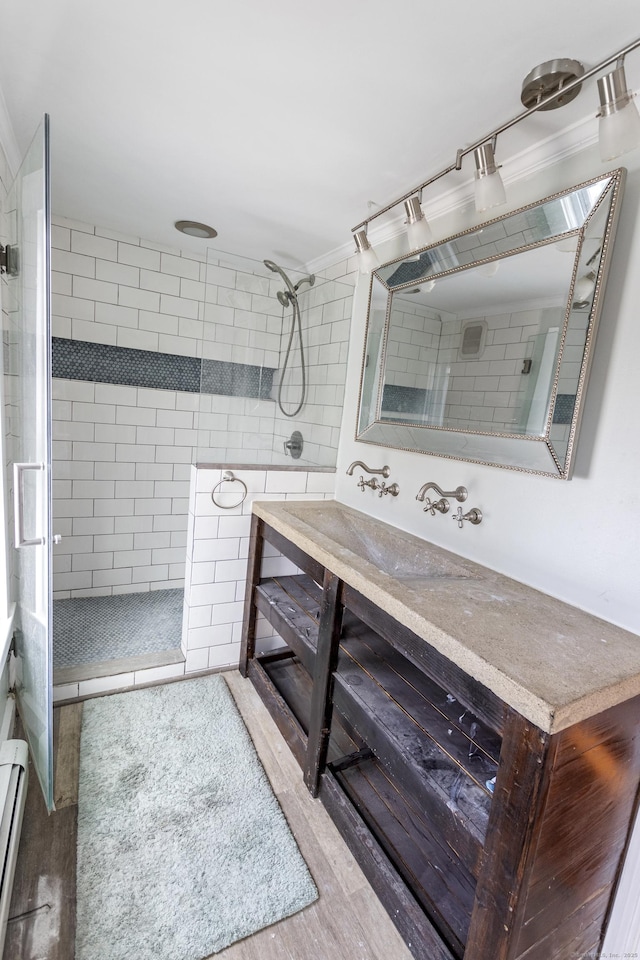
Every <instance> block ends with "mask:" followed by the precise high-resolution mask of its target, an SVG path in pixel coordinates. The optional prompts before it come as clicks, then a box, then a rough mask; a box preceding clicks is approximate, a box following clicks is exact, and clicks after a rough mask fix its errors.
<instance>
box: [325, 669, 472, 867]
mask: <svg viewBox="0 0 640 960" xmlns="http://www.w3.org/2000/svg"><path fill="white" fill-rule="evenodd" d="M352 663H353V662H352V661H350V660H348V659H347V658H346V657H345V658H344V659H342V660H341V662H340V665H339V669H338V671H337V672H336V674H335V675H334V691H333V698H334V704H335V706H336V709H337V710H339V712H340V714H341V715H342V716H344V717H346V718H347V720H348V721H349V722H350V723H351V724H352V726H353V727H354V729H355V730H356V731H357V732H358V734H359V735H360V736H361V737H362V738H363V740H364V741H365V742H366V743H367V745H368V746H369V747H370V748H371V750H372V751H373V752H374V754H375V755H376V757H377V758H378V759H379V761H380V762H381V764H382V765H383V766H384V767H385V768H386V769H387V770H389V771H390V773H391V774H392V775H393V777H394V779H396V780H397V781H398V782H399V783H401V784H402V785H403V788H404V789H405V790H406V791H408V792H410V793H411V795H412V796H414V797H415V798H416V802H417V803H418V804H419V805H420V806H421V807H422V808H423V809H424V810H425V811H426V812H427V814H428V816H429V817H430V819H432V820H433V822H434V824H436V825H437V828H438V829H439V830H440V831H441V832H442V834H443V836H444V838H445V842H446V843H447V844H448V845H449V846H451V848H452V849H453V850H455V851H456V854H457V856H458V858H459V860H460V861H461V862H462V863H463V864H466V865H467V866H468V868H469V869H470V870H471V871H472V872H473V873H474V874H477V871H478V869H479V864H480V858H481V855H482V847H483V844H484V838H485V834H486V827H487V823H488V819H489V808H490V806H491V796H490V795H488V794H487V793H486V792H485V791H484V790H482V789H481V788H480V787H479V786H478V785H477V784H476V783H474V782H473V781H472V780H471V779H470V778H469V777H468V776H466V774H465V771H464V770H463V768H462V767H460V766H458V765H457V764H456V763H455V761H454V760H453V759H452V758H451V757H450V756H448V755H447V754H445V753H444V752H443V751H442V750H441V748H440V747H439V746H438V745H437V744H436V743H435V741H434V740H433V739H432V738H431V737H429V736H428V735H427V734H426V733H425V732H424V731H423V730H421V729H420V728H418V727H417V726H416V724H415V723H414V722H413V721H412V719H411V718H410V717H408V716H407V714H406V713H405V712H404V711H403V710H402V709H401V708H400V707H399V706H398V704H396V703H395V701H393V700H392V699H391V698H390V697H388V696H387V694H386V693H385V691H384V690H382V689H381V688H380V687H379V686H378V685H377V684H376V683H375V681H373V680H372V679H371V678H370V677H368V676H367V675H366V674H365V673H364V671H362V670H358V671H357V672H356V670H355V669H353V668H352V667H351V664H352Z"/></svg>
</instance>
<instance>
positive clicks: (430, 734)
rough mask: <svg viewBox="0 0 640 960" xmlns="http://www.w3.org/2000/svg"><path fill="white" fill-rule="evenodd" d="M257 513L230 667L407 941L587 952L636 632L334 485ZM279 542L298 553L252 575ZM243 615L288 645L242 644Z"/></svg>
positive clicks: (600, 902) (633, 803)
mask: <svg viewBox="0 0 640 960" xmlns="http://www.w3.org/2000/svg"><path fill="white" fill-rule="evenodd" d="M253 511H254V513H253V521H252V534H251V549H250V556H249V569H248V577H247V592H246V601H245V617H244V631H243V646H242V655H241V663H240V668H241V671H242V673H243V674H244V675H245V676H247V675H248V676H249V677H250V678H251V680H252V682H253V683H254V685H255V687H256V688H257V690H258V692H259V693H260V695H261V697H262V699H263V701H264V702H265V704H266V705H267V707H268V709H269V711H270V713H271V715H272V716H273V718H274V719H275V721H276V723H277V725H278V727H279V729H280V730H281V732H282V734H283V735H284V737H285V739H286V741H287V743H288V744H289V747H290V748H291V750H292V751H293V753H294V755H295V757H296V759H297V761H298V763H299V764H300V766H301V768H302V770H303V775H304V779H305V782H306V784H307V787H308V788H309V790H310V791H311V793H312V794H313V795H319V796H320V798H321V800H322V802H323V804H324V805H325V806H326V808H327V810H328V811H329V813H330V815H331V816H332V818H333V820H334V822H335V823H336V825H337V827H338V829H339V830H340V832H341V833H342V835H343V836H344V838H345V840H346V842H347V843H348V845H349V847H350V848H351V850H352V851H353V853H354V855H355V856H356V858H357V859H358V861H359V863H360V865H361V866H362V868H363V870H364V872H365V874H366V875H367V877H368V879H369V880H370V882H371V883H372V885H373V887H374V888H375V890H376V892H377V893H378V896H379V897H380V899H381V900H382V902H383V903H384V905H385V907H386V909H387V910H388V912H389V914H390V915H391V917H392V919H393V920H394V922H395V924H396V926H397V927H398V929H399V930H400V932H401V933H402V935H403V937H404V938H405V940H406V942H407V945H408V946H409V948H410V950H411V951H412V953H413V955H414V956H415V957H416V958H420V960H453V958H457V960H489V958H491V960H516V958H522V960H569V958H572V960H573V958H578V957H584V956H587V955H589V956H591V955H592V954H593V955H595V954H596V952H597V950H598V949H599V947H600V945H601V942H602V936H603V932H604V929H605V925H606V921H607V919H608V913H609V910H610V907H611V902H612V900H613V896H614V893H615V888H616V882H617V879H618V876H619V873H620V870H621V867H622V862H623V858H624V854H625V849H626V846H627V843H628V839H629V834H630V831H631V829H632V826H633V821H634V818H635V814H636V810H637V803H638V784H639V781H640V735H638V730H639V729H640V726H639V725H640V638H638V637H637V636H635V635H633V634H630V633H628V632H627V631H624V630H622V629H620V628H617V627H615V626H613V625H611V624H609V623H606V622H604V621H602V620H599V619H597V618H595V617H592V616H590V615H588V614H586V613H584V612H583V611H581V610H578V609H576V608H574V607H571V606H569V605H568V604H565V603H562V602H560V601H558V600H555V599H553V598H551V597H548V596H546V595H545V594H542V593H539V592H538V591H535V590H533V589H531V588H529V587H526V586H524V585H522V584H519V583H517V582H515V581H513V580H510V579H509V578H507V577H503V576H501V575H499V574H497V573H495V572H494V571H492V570H489V569H487V568H485V567H481V566H479V565H478V564H475V563H472V562H471V561H468V560H465V559H462V558H460V557H457V556H455V555H454V554H451V553H449V552H447V551H445V550H442V549H440V548H438V547H436V546H434V545H432V544H429V543H428V542H426V541H424V540H421V539H419V538H417V537H413V536H411V535H410V534H408V533H405V532H403V531H400V530H397V529H395V528H393V527H390V526H388V525H387V524H384V523H382V522H380V521H377V520H375V519H372V518H370V517H367V516H366V515H364V514H361V513H359V512H358V511H356V510H352V509H350V508H349V507H347V506H345V505H343V504H340V503H337V502H336V501H291V502H271V503H266V502H262V503H261V502H254V504H253ZM274 550H275V551H279V552H280V553H282V554H283V555H284V556H285V557H288V558H289V560H291V561H292V563H293V564H295V568H297V571H298V572H297V573H292V574H291V575H290V576H284V577H262V576H261V569H262V559H263V554H264V553H265V552H266V553H267V555H268V554H271V555H272V554H273V552H274ZM292 569H293V568H292ZM258 613H261V614H263V615H264V616H265V617H266V618H267V620H268V621H269V622H270V623H271V624H272V626H273V627H274V628H275V630H276V632H277V633H278V634H279V636H280V637H281V638H282V640H283V641H284V644H286V646H282V647H280V648H278V649H276V650H272V651H271V652H265V653H259V652H257V649H256V621H257V617H258Z"/></svg>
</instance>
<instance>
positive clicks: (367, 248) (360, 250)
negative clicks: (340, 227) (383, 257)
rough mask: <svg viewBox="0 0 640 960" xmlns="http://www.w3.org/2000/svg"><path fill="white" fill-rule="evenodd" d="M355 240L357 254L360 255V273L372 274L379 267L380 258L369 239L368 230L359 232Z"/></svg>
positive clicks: (355, 234)
mask: <svg viewBox="0 0 640 960" xmlns="http://www.w3.org/2000/svg"><path fill="white" fill-rule="evenodd" d="M353 239H354V240H355V242H356V253H357V254H358V270H359V271H360V273H371V271H372V270H375V268H376V267H377V266H378V263H379V261H378V257H377V254H376V252H375V250H374V249H373V247H372V246H371V244H370V243H369V241H368V239H367V231H366V230H358V232H357V233H354V235H353Z"/></svg>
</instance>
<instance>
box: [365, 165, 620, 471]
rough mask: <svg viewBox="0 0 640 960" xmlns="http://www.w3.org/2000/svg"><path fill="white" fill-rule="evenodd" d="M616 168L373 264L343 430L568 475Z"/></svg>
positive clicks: (606, 251) (615, 196)
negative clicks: (352, 418)
mask: <svg viewBox="0 0 640 960" xmlns="http://www.w3.org/2000/svg"><path fill="white" fill-rule="evenodd" d="M625 173H626V171H625V170H624V169H623V168H621V169H619V170H615V171H614V172H612V173H610V174H607V175H606V176H604V177H599V178H597V179H594V180H591V181H588V182H587V183H582V184H580V185H579V186H576V187H574V188H572V189H571V190H567V191H564V192H563V193H558V194H554V195H553V196H551V197H547V198H546V199H544V200H541V201H540V202H538V203H534V204H530V205H529V206H527V207H523V208H521V209H520V210H516V211H515V212H514V213H510V214H508V215H506V216H503V217H499V218H497V219H495V220H491V221H490V222H488V223H485V224H483V225H482V226H480V227H477V228H472V229H470V230H467V231H465V232H464V233H460V234H457V235H456V236H453V237H449V238H448V239H447V240H444V241H442V242H440V243H437V244H434V245H432V246H430V247H425V248H423V249H421V250H418V251H416V252H415V253H413V252H412V253H411V254H410V255H407V256H404V257H400V258H398V259H396V260H392V261H390V262H389V263H385V264H383V265H382V266H381V267H379V268H378V269H377V270H376V271H375V272H374V273H373V274H372V276H371V286H370V292H369V306H368V313H367V330H366V340H365V349H364V358H363V364H362V375H361V380H360V408H359V419H358V428H357V433H356V439H357V440H362V441H364V442H365V443H375V444H381V445H383V446H386V447H393V448H396V449H402V450H411V451H416V452H420V453H430V454H434V455H435V456H441V457H449V458H452V459H456V460H469V461H472V462H475V463H484V464H489V465H494V466H500V467H507V468H510V469H513V470H523V471H526V472H528V473H535V474H541V475H545V476H552V477H556V478H559V479H564V480H568V479H570V478H571V472H572V468H573V462H574V455H575V447H576V440H577V435H578V428H579V424H580V415H581V410H582V404H583V401H584V395H585V390H586V386H587V378H588V374H589V367H590V363H591V358H592V354H593V345H594V340H595V335H596V329H597V325H598V319H599V315H600V311H601V306H602V298H603V293H604V286H605V281H606V276H607V271H608V266H609V260H610V256H611V248H612V244H613V237H614V233H615V227H616V222H617V214H618V211H619V205H620V198H621V195H622V188H623V185H624V178H625Z"/></svg>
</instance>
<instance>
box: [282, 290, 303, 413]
mask: <svg viewBox="0 0 640 960" xmlns="http://www.w3.org/2000/svg"><path fill="white" fill-rule="evenodd" d="M289 303H290V304H291V307H292V310H293V314H292V316H291V330H290V332H289V343H288V344H287V352H286V353H285V355H284V363H283V365H282V376H281V377H280V383H279V384H278V407H279V408H280V410H281V412H282V413H283V414H284V415H285V417H295V416H296V414H298V413H300V411H301V410H302V407H303V405H304V401H305V396H306V393H307V371H306V367H305V362H304V345H303V343H302V320H301V318H300V306H299V304H298V298H297V297H296V296H295V294H294V295H291V294H289ZM282 313H283V318H284V310H283V311H282ZM296 326H297V328H298V342H299V344H300V368H301V370H302V391H301V394H300V403H299V404H298V406H297V407H296V409H295V410H294V411H293V412H292V413H287V411H286V410H285V409H284V407H283V405H282V388H283V386H284V377H285V374H286V372H287V366H288V365H289V355H290V354H291V347H292V345H293V338H294V336H295V332H296Z"/></svg>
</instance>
